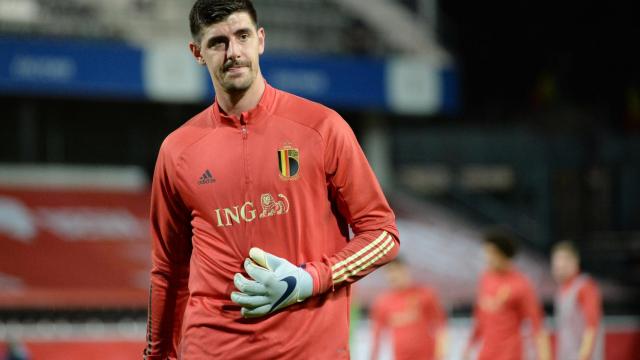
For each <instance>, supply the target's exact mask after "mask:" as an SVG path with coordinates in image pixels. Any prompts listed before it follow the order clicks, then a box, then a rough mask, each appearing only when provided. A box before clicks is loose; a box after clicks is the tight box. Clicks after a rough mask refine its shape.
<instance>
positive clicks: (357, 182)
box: [307, 114, 399, 294]
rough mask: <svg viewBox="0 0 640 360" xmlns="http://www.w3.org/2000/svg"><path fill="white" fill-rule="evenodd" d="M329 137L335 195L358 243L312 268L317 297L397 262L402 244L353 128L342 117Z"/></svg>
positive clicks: (329, 165) (328, 164)
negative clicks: (389, 263) (394, 261)
mask: <svg viewBox="0 0 640 360" xmlns="http://www.w3.org/2000/svg"><path fill="white" fill-rule="evenodd" d="M330 124H331V126H330V127H329V128H328V130H327V131H326V132H325V136H324V141H325V154H324V160H325V175H326V178H327V185H328V187H329V194H330V196H331V199H332V201H333V203H334V206H336V208H337V210H338V211H339V212H340V214H341V215H342V216H343V217H344V219H345V220H346V221H347V223H348V224H349V226H350V227H351V230H352V231H353V233H354V237H353V238H352V239H351V241H349V243H348V244H347V245H346V246H345V247H344V248H342V249H341V250H340V251H338V252H337V253H335V254H332V255H330V256H326V257H325V258H324V259H323V260H322V261H316V262H312V263H309V264H307V265H310V266H308V269H309V270H310V273H311V274H312V276H313V278H314V294H318V293H324V292H326V291H327V290H328V289H334V288H335V287H336V286H341V285H342V284H349V283H352V282H354V281H356V280H358V279H360V278H362V277H364V276H366V275H367V274H369V273H371V272H372V271H373V270H375V269H376V268H378V267H380V266H382V265H384V264H385V263H387V262H389V261H390V260H392V259H393V258H394V257H395V256H396V255H397V253H398V248H399V240H398V230H397V228H396V223H395V216H394V214H393V211H392V210H391V208H390V207H389V204H388V203H387V200H386V198H385V196H384V194H383V193H382V189H381V188H380V185H379V184H378V180H377V179H376V176H375V174H374V173H373V171H372V170H371V167H370V166H369V163H368V161H367V159H366V157H365V155H364V153H363V151H362V149H361V148H360V145H359V144H358V141H357V139H356V137H355V135H354V134H353V131H352V130H351V128H350V127H349V125H348V124H347V123H346V122H345V121H344V120H343V119H342V118H341V117H340V116H339V115H337V114H334V117H333V118H332V119H331V121H330Z"/></svg>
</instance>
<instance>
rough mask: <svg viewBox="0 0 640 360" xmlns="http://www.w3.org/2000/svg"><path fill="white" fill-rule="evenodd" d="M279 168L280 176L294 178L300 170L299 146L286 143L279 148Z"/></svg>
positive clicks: (287, 178) (286, 178) (285, 178)
mask: <svg viewBox="0 0 640 360" xmlns="http://www.w3.org/2000/svg"><path fill="white" fill-rule="evenodd" d="M278 170H279V171H280V178H282V179H284V180H293V179H296V178H297V177H298V173H299V172H300V152H299V151H298V149H297V148H294V147H292V146H290V145H285V146H283V147H281V148H280V149H278Z"/></svg>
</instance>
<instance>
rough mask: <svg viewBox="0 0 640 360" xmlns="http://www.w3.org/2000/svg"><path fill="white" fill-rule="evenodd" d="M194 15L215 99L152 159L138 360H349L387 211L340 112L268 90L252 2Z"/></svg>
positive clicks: (202, 2)
mask: <svg viewBox="0 0 640 360" xmlns="http://www.w3.org/2000/svg"><path fill="white" fill-rule="evenodd" d="M189 19H190V28H191V34H192V42H191V43H190V44H189V48H190V49H191V51H192V53H193V56H194V57H195V59H196V61H197V62H198V63H199V64H201V65H203V66H206V68H207V69H208V71H209V75H210V76H211V80H212V82H213V86H214V88H215V94H216V96H215V102H214V104H213V105H212V106H209V107H207V108H206V109H205V110H204V111H202V112H201V113H200V114H198V115H196V116H195V117H193V118H192V119H191V120H189V121H188V122H187V123H186V124H184V125H183V126H182V127H180V128H179V129H177V130H176V131H174V132H173V133H172V134H170V135H169V136H168V137H167V138H166V139H165V141H164V142H163V144H162V146H161V148H160V152H159V154H158V160H157V163H156V168H155V172H154V179H153V186H152V196H151V197H152V200H151V229H152V241H153V247H152V271H151V290H150V301H149V318H148V331H147V342H148V345H147V348H146V349H145V357H146V358H147V359H149V360H151V359H162V360H165V359H167V358H170V359H175V358H177V357H178V358H180V359H184V360H190V359H225V360H228V359H347V358H349V345H348V342H349V299H350V284H351V283H353V282H354V281H356V280H358V279H359V278H361V277H363V276H365V275H367V274H368V273H370V272H371V271H373V270H374V269H375V268H377V267H379V266H381V265H383V264H385V263H386V262H388V261H390V260H392V259H393V258H394V257H395V255H396V253H397V251H398V247H399V243H398V232H397V229H396V224H395V217H394V214H393V212H392V211H391V208H390V207H389V205H388V203H387V200H386V199H385V197H384V195H383V193H382V190H381V188H380V186H379V184H378V182H377V180H376V178H375V175H374V174H373V171H372V170H371V168H370V167H369V164H368V162H367V159H366V158H365V156H364V154H363V152H362V149H361V148H360V146H359V144H358V142H357V140H356V137H355V136H354V134H353V132H352V130H351V128H350V127H349V125H348V124H347V123H346V122H345V121H344V120H343V119H342V117H340V115H338V114H337V113H336V112H335V111H333V110H331V109H329V108H326V107H324V106H322V105H320V104H317V103H314V102H311V101H308V100H305V99H302V98H299V97H297V96H294V95H291V94H288V93H285V92H283V91H280V90H277V89H275V88H273V87H271V86H270V85H269V84H267V83H266V81H265V79H264V78H263V77H262V74H261V72H260V63H259V57H260V55H261V54H262V53H263V52H264V49H265V30H264V29H263V28H262V27H259V26H258V20H257V15H256V11H255V9H254V7H253V5H252V3H251V1H249V0H198V1H197V2H196V3H195V4H194V5H193V8H192V10H191V13H190V17H189ZM349 226H350V227H351V229H352V230H353V233H354V237H353V238H352V239H349Z"/></svg>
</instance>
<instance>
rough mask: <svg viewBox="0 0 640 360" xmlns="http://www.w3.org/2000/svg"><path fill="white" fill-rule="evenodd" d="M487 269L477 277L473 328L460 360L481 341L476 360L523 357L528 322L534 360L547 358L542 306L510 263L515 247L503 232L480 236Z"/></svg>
mask: <svg viewBox="0 0 640 360" xmlns="http://www.w3.org/2000/svg"><path fill="white" fill-rule="evenodd" d="M484 242H485V244H484V252H485V256H486V260H487V270H486V271H485V272H484V274H482V276H481V278H480V284H479V288H478V297H477V300H476V304H475V308H474V321H475V324H474V327H473V330H472V334H471V338H470V339H469V343H468V344H467V348H466V350H465V354H464V358H465V359H470V355H471V350H472V348H473V346H474V345H475V344H476V343H478V342H481V347H480V352H479V355H478V359H479V360H517V359H522V358H523V355H524V349H523V339H522V334H521V327H522V325H523V323H524V322H525V321H526V320H529V321H530V325H531V329H532V332H533V335H534V338H535V344H536V350H537V351H536V353H537V356H538V359H540V360H549V359H550V345H549V339H548V336H547V334H546V331H545V330H544V327H543V311H542V306H541V305H540V303H539V302H538V299H537V298H536V295H535V292H534V289H533V286H532V285H531V283H530V282H529V280H528V279H527V278H526V277H525V276H524V275H523V274H522V273H521V272H520V271H518V269H516V267H515V266H514V265H513V263H512V259H513V257H514V256H515V255H516V251H517V248H516V244H515V240H514V239H513V237H512V236H510V235H509V234H508V233H506V232H504V231H494V232H489V233H487V234H485V236H484Z"/></svg>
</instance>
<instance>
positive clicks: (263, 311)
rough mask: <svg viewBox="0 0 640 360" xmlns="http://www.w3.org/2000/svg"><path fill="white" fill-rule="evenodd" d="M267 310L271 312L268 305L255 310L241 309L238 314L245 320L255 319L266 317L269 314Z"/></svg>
mask: <svg viewBox="0 0 640 360" xmlns="http://www.w3.org/2000/svg"><path fill="white" fill-rule="evenodd" d="M269 310H271V305H270V304H267V305H263V306H259V307H257V308H255V309H249V308H246V307H243V308H242V309H240V314H242V316H243V317H245V318H255V317H260V316H265V315H267V314H268V313H269Z"/></svg>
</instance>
